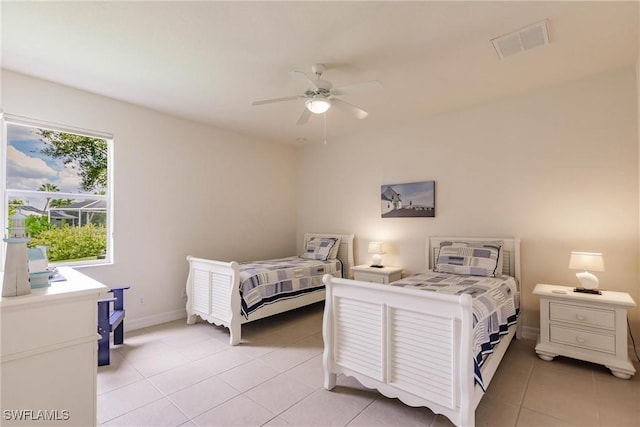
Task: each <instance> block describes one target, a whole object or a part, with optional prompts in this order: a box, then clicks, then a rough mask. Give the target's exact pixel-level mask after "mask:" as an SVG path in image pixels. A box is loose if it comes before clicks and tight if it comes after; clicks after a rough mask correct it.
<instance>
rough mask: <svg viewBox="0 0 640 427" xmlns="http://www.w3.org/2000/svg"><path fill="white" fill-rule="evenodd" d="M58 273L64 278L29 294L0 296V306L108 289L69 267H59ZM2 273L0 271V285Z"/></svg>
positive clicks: (17, 304)
mask: <svg viewBox="0 0 640 427" xmlns="http://www.w3.org/2000/svg"><path fill="white" fill-rule="evenodd" d="M57 272H58V274H61V275H62V276H63V277H64V278H65V279H66V280H64V281H60V282H53V283H52V284H51V286H48V287H46V288H40V289H32V290H31V293H30V294H27V295H20V296H17V297H4V298H3V297H0V308H7V307H11V306H19V305H25V304H35V303H38V302H41V301H45V300H49V299H58V298H67V297H72V296H78V295H81V294H95V293H101V292H106V291H108V288H107V287H106V286H105V285H103V284H102V283H100V282H98V281H97V280H94V279H92V278H91V277H89V276H87V275H86V274H83V273H80V272H79V271H77V270H75V269H73V268H71V267H59V268H58V269H57ZM2 279H3V275H2V273H0V287H1V286H2Z"/></svg>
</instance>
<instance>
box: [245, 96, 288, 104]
mask: <svg viewBox="0 0 640 427" xmlns="http://www.w3.org/2000/svg"><path fill="white" fill-rule="evenodd" d="M299 98H300V97H299V96H285V97H284V98H274V99H265V100H263V101H253V102H252V103H251V105H262V104H272V103H274V102H283V101H293V100H294V99H299Z"/></svg>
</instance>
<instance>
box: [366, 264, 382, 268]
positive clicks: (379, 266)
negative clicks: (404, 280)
mask: <svg viewBox="0 0 640 427" xmlns="http://www.w3.org/2000/svg"><path fill="white" fill-rule="evenodd" d="M369 267H373V268H384V265H370V266H369Z"/></svg>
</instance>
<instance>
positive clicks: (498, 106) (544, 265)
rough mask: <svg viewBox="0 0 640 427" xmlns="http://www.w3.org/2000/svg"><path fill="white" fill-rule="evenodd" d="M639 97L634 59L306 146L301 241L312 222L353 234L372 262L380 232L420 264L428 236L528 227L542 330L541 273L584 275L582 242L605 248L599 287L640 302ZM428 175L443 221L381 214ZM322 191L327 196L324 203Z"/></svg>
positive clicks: (409, 264)
mask: <svg viewBox="0 0 640 427" xmlns="http://www.w3.org/2000/svg"><path fill="white" fill-rule="evenodd" d="M636 94H637V90H636V76H635V71H634V70H633V68H632V67H630V68H628V69H624V70H618V71H614V72H608V73H605V74H600V75H596V76H592V77H590V78H585V79H582V80H579V81H574V82H570V83H566V84H562V85H559V86H554V87H548V88H545V89H542V90H538V91H535V92H531V93H527V94H524V95H522V96H518V97H514V98H509V99H505V100H502V101H499V102H493V103H490V104H483V105H478V106H475V107H473V108H468V109H464V110H459V111H453V112H449V113H445V114H440V115H437V116H431V117H427V118H425V119H423V120H421V121H419V122H412V123H407V124H405V125H402V126H397V127H391V128H386V129H377V130H372V131H370V132H363V133H359V134H355V135H352V136H350V137H346V138H343V139H336V140H332V141H330V142H329V143H328V144H327V145H312V146H308V147H306V148H304V149H303V150H301V151H300V153H299V157H298V159H299V160H298V168H299V178H298V179H299V187H298V237H299V239H298V240H300V234H301V233H303V232H304V231H306V230H309V229H313V230H336V231H341V232H353V233H355V235H356V263H367V262H369V261H370V259H369V255H368V254H367V253H366V246H367V243H368V242H369V241H371V240H384V241H387V242H392V246H391V248H390V249H391V250H390V253H388V254H387V255H385V258H384V261H385V264H389V265H398V266H402V267H404V268H405V269H406V270H405V271H406V272H407V273H411V272H417V271H421V270H423V269H424V268H425V261H424V259H425V250H424V247H425V240H426V238H427V237H428V236H429V235H441V236H442V235H452V236H460V235H468V236H518V237H520V238H521V239H522V266H521V267H522V281H523V283H522V289H523V294H522V295H523V296H522V307H523V311H524V316H523V319H524V325H525V327H528V328H530V329H531V330H533V329H536V328H538V325H539V321H538V299H537V298H536V297H534V296H533V295H532V294H531V292H532V290H533V287H534V286H535V284H536V283H555V284H569V285H574V284H576V278H575V271H571V270H569V269H568V268H567V266H568V263H569V253H570V251H572V250H591V251H602V252H603V253H604V257H605V267H606V271H605V272H603V273H600V274H598V276H599V277H600V282H601V287H603V288H606V289H610V290H620V291H626V292H629V293H630V294H631V295H632V296H633V298H634V299H635V300H636V302H640V298H639V286H638V283H639V273H638V272H639V266H638V244H639V237H638V233H639V224H638V215H639V211H638V194H639V188H638V173H639V171H638V123H637V121H638V116H637V112H636ZM327 171H331V172H327ZM320 176H321V177H322V179H319V178H318V177H320ZM425 180H435V181H436V217H435V218H385V219H382V218H381V217H380V202H379V200H380V186H381V185H382V184H393V183H403V182H415V181H425ZM307 189H312V191H310V192H307V191H306V190H307ZM318 194H326V195H327V197H326V200H324V201H323V202H321V203H314V200H316V199H317V195H318ZM638 314H639V310H638V309H637V308H636V309H634V310H633V311H632V312H631V318H632V319H633V320H634V322H636V323H637V322H638V319H639V316H638ZM635 329H636V330H637V328H635Z"/></svg>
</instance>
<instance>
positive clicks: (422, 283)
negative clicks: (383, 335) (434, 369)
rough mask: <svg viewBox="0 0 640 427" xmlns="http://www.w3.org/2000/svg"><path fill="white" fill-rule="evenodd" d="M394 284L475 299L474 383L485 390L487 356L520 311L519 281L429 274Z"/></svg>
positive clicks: (414, 276)
mask: <svg viewBox="0 0 640 427" xmlns="http://www.w3.org/2000/svg"><path fill="white" fill-rule="evenodd" d="M391 285H393V286H403V287H411V288H416V289H421V290H425V291H432V292H444V293H448V294H453V295H461V294H470V295H471V296H472V298H473V303H472V304H473V328H474V342H473V354H474V360H473V362H474V371H475V380H476V383H477V384H479V385H480V386H481V387H482V388H483V390H484V383H483V382H482V375H481V372H480V367H481V366H482V364H483V363H484V359H485V356H486V355H488V354H490V353H492V352H493V347H494V346H495V345H496V344H497V343H498V342H499V341H500V336H501V335H504V334H506V333H507V329H508V327H509V326H510V325H513V324H515V323H516V321H517V318H518V314H519V312H520V295H519V293H518V287H517V284H516V280H515V279H514V278H513V277H511V276H499V277H479V276H464V275H457V274H447V273H436V272H431V271H430V272H427V273H421V274H416V275H413V276H409V277H407V278H404V279H402V280H399V281H397V282H393V283H391Z"/></svg>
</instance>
